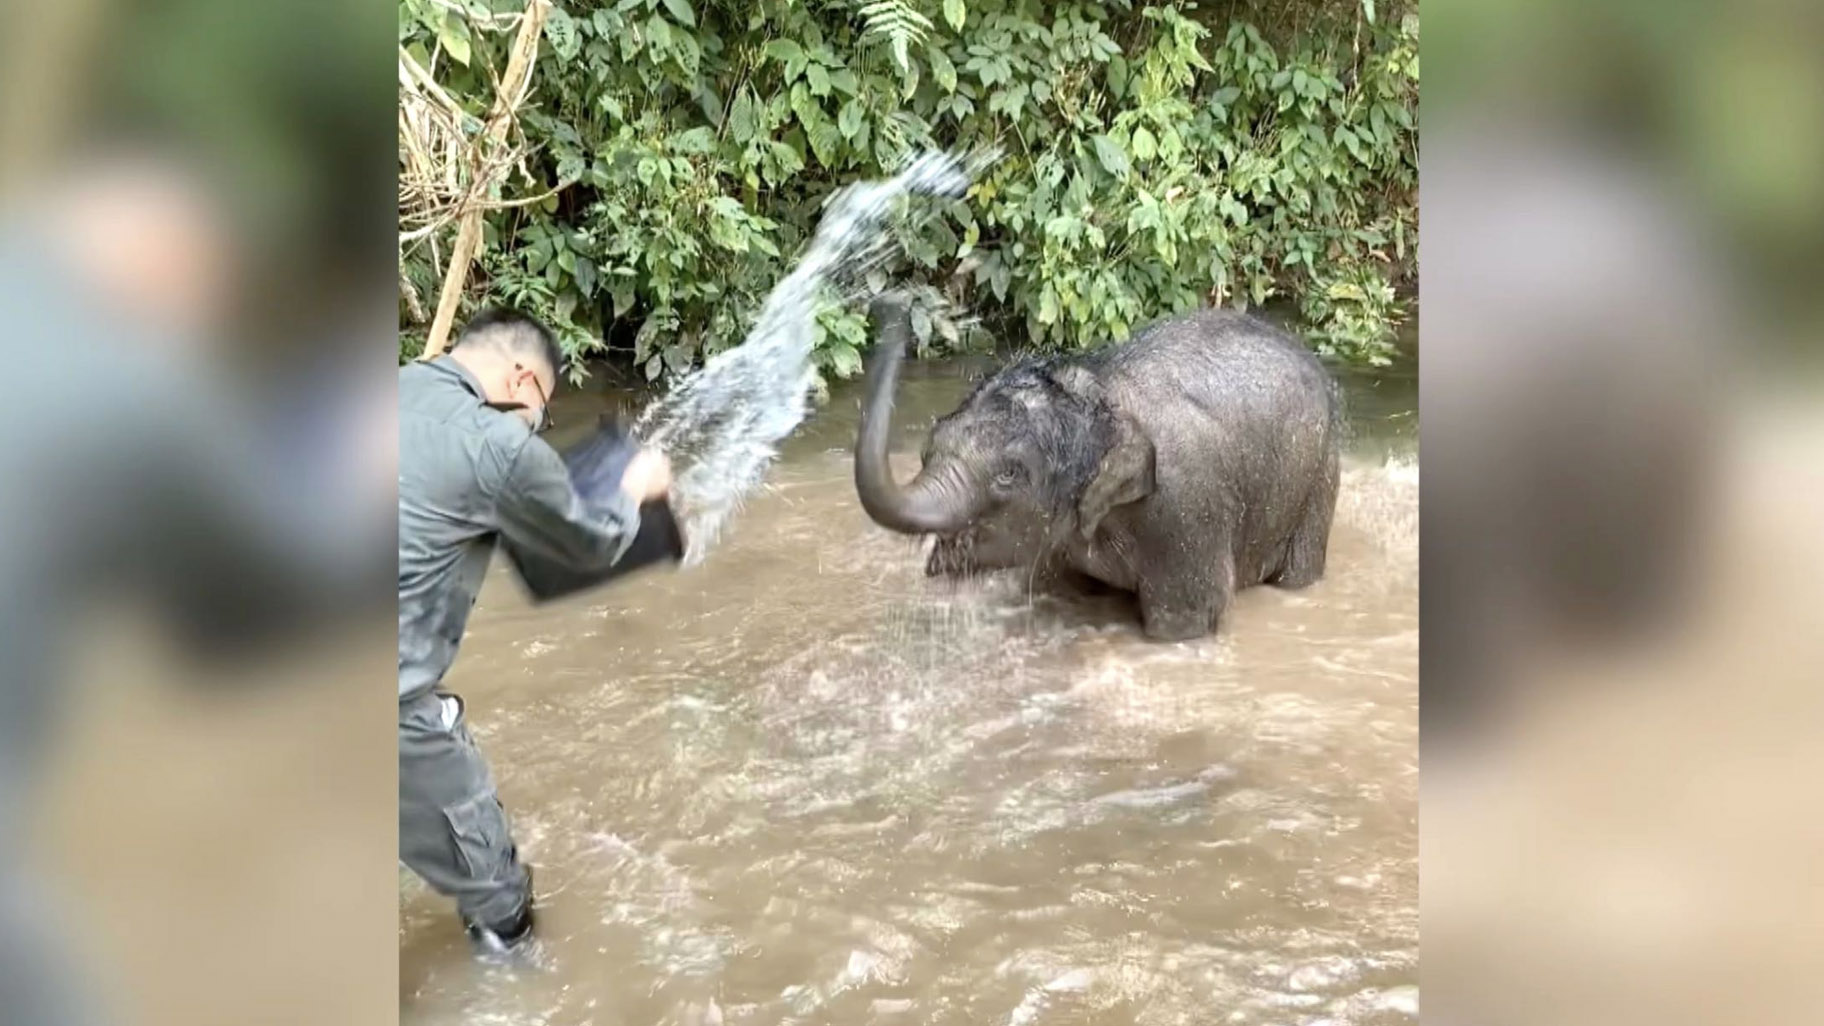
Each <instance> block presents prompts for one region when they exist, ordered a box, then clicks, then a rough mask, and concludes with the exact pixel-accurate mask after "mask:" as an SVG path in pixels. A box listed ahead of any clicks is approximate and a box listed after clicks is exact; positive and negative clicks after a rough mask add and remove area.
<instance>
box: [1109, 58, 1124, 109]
mask: <svg viewBox="0 0 1824 1026" xmlns="http://www.w3.org/2000/svg"><path fill="white" fill-rule="evenodd" d="M1108 91H1109V92H1111V93H1114V94H1115V98H1116V99H1120V98H1122V97H1125V96H1126V95H1127V58H1125V57H1123V56H1121V55H1120V54H1116V55H1114V56H1113V57H1110V58H1109V59H1108Z"/></svg>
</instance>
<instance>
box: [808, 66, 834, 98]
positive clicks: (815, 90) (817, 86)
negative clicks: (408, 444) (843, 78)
mask: <svg viewBox="0 0 1824 1026" xmlns="http://www.w3.org/2000/svg"><path fill="white" fill-rule="evenodd" d="M804 80H805V81H806V82H808V83H809V84H810V87H811V95H812V96H828V95H830V73H829V72H828V71H826V70H824V67H823V65H821V64H813V65H811V66H810V67H808V68H805V69H804Z"/></svg>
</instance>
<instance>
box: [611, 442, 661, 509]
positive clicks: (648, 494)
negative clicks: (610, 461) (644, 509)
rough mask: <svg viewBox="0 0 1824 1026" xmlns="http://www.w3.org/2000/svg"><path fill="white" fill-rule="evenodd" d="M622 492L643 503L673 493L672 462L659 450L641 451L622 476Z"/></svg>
mask: <svg viewBox="0 0 1824 1026" xmlns="http://www.w3.org/2000/svg"><path fill="white" fill-rule="evenodd" d="M621 491H622V492H623V493H625V494H626V495H628V496H629V497H631V498H634V499H637V500H638V501H640V502H642V503H647V502H652V501H653V500H655V499H663V498H664V497H665V496H666V495H667V494H669V493H670V492H671V462H670V461H669V460H667V459H666V458H665V454H664V453H661V452H659V451H658V450H657V449H641V450H640V451H639V452H638V453H637V454H635V455H634V457H633V459H632V460H629V461H628V463H627V470H626V471H625V472H624V473H622V474H621Z"/></svg>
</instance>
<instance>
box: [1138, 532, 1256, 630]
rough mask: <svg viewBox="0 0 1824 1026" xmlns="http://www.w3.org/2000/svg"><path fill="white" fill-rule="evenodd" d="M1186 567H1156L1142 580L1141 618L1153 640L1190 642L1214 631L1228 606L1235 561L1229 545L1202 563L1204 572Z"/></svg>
mask: <svg viewBox="0 0 1824 1026" xmlns="http://www.w3.org/2000/svg"><path fill="white" fill-rule="evenodd" d="M1212 563H1213V564H1214V565H1213V566H1212V565H1211V564H1212ZM1189 565H1190V566H1192V567H1193V568H1194V567H1195V566H1196V565H1197V564H1196V563H1190V564H1189ZM1183 566H1185V564H1180V566H1179V567H1154V568H1152V569H1153V572H1152V573H1149V574H1144V575H1142V577H1141V579H1140V593H1139V594H1140V619H1141V622H1142V624H1143V625H1144V626H1145V629H1146V636H1147V637H1149V638H1151V639H1153V640H1154V641H1189V640H1191V639H1193V638H1201V637H1204V636H1205V635H1208V634H1212V633H1214V632H1215V630H1216V626H1217V622H1218V621H1219V620H1220V619H1221V618H1222V614H1223V613H1224V612H1225V611H1226V610H1227V609H1228V607H1229V597H1230V596H1231V595H1232V594H1234V591H1235V562H1234V558H1233V556H1231V555H1230V554H1229V552H1228V550H1227V548H1226V547H1225V548H1224V549H1223V551H1222V553H1221V555H1220V556H1219V557H1218V558H1216V559H1214V560H1212V561H1210V562H1208V563H1204V564H1203V566H1204V568H1205V569H1204V570H1203V572H1201V573H1198V572H1197V571H1196V570H1195V569H1189V570H1187V569H1183V568H1182V567H1183Z"/></svg>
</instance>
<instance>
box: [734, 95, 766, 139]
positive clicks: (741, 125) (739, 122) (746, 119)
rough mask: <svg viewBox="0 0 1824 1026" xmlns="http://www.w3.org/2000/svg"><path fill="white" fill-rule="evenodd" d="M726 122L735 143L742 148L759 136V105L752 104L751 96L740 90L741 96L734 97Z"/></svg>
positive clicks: (752, 98)
mask: <svg viewBox="0 0 1824 1026" xmlns="http://www.w3.org/2000/svg"><path fill="white" fill-rule="evenodd" d="M728 120H729V125H728V128H729V131H730V132H731V133H733V135H734V137H735V142H737V143H739V144H741V145H743V146H745V145H747V143H748V141H749V140H751V139H753V137H754V136H756V135H758V134H759V132H760V125H759V121H760V110H759V105H758V104H756V103H755V102H754V97H753V94H751V93H749V92H748V91H747V90H746V89H742V90H741V94H740V95H739V96H736V97H735V103H734V107H733V108H732V109H731V110H730V111H729V115H728Z"/></svg>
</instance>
